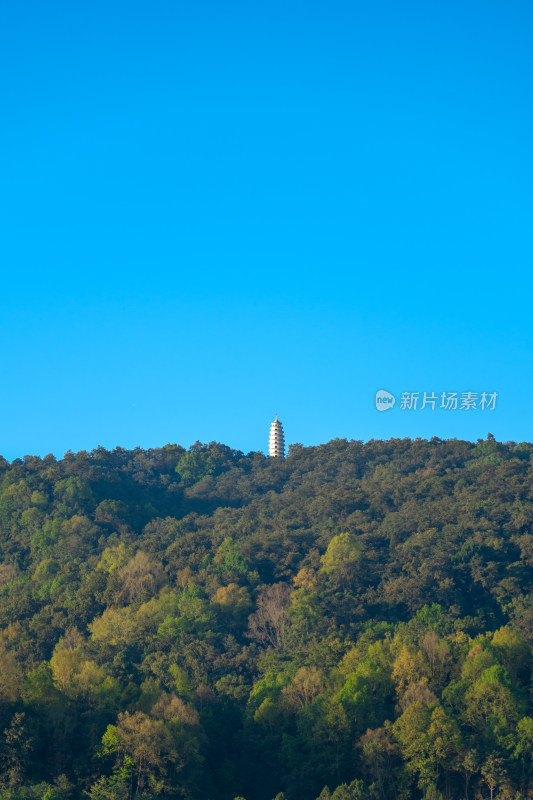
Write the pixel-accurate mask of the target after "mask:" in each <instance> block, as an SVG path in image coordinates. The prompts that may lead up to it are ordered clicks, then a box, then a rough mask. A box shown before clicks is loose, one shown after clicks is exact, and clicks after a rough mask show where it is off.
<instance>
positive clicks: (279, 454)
mask: <svg viewBox="0 0 533 800" xmlns="http://www.w3.org/2000/svg"><path fill="white" fill-rule="evenodd" d="M268 455H269V457H270V458H284V457H285V437H284V436H283V425H282V424H281V422H280V421H279V419H278V415H277V414H276V419H275V420H274V422H273V423H272V424H271V425H270V436H269V437H268Z"/></svg>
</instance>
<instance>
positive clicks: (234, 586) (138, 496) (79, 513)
mask: <svg viewBox="0 0 533 800" xmlns="http://www.w3.org/2000/svg"><path fill="white" fill-rule="evenodd" d="M532 454H533V445H532V444H527V443H522V444H516V443H514V442H507V443H505V444H503V443H499V442H497V441H495V440H494V438H493V437H492V436H490V434H489V436H488V438H487V439H486V440H479V441H478V442H477V443H471V442H466V441H458V440H446V441H441V440H439V439H432V440H430V441H425V440H409V439H393V440H390V441H369V442H367V443H366V444H363V443H362V442H359V441H347V440H334V441H331V442H329V443H327V444H325V445H321V446H318V447H303V446H300V445H292V446H291V448H290V451H289V456H288V457H287V458H286V459H285V460H283V459H271V460H268V459H266V458H265V456H264V455H263V454H261V453H249V454H247V455H245V454H243V453H241V452H238V451H235V450H231V449H230V448H228V447H226V446H224V445H221V444H218V443H210V444H208V445H202V444H200V443H197V444H196V445H194V446H192V447H191V448H190V449H189V450H185V449H184V448H182V447H179V446H177V445H167V446H165V447H162V448H158V449H152V450H141V449H136V450H132V451H128V450H123V449H120V448H117V449H116V450H113V451H107V450H105V449H103V448H98V449H97V450H95V451H93V452H90V453H88V452H79V453H71V452H69V453H66V454H65V457H64V458H63V459H62V460H56V458H54V457H53V456H51V455H49V456H45V457H44V458H42V459H41V458H38V457H33V456H27V457H25V458H24V459H21V460H16V461H14V462H13V463H11V464H10V463H8V462H7V461H5V460H3V459H2V460H1V461H0V767H1V771H0V798H2V800H26V798H28V800H38V799H39V800H40V799H41V798H43V799H44V798H45V799H46V800H81V798H83V799H84V800H134V799H135V800H142V799H143V798H161V800H172V799H173V798H176V799H181V798H183V799H184V800H234V799H235V798H238V799H239V800H243V798H244V799H245V800H274V798H276V800H283V799H284V800H317V798H319V800H330V799H331V800H411V798H412V799H413V800H421V799H422V798H424V799H425V800H456V799H458V798H465V799H466V800H476V799H479V798H485V800H527V798H531V797H533V762H532V758H533V707H532V701H533V697H532V692H531V668H532V661H533V659H532V656H533V649H532V647H533V601H532V595H531V586H532V574H533V502H532V500H533V465H532Z"/></svg>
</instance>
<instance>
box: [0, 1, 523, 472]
mask: <svg viewBox="0 0 533 800" xmlns="http://www.w3.org/2000/svg"><path fill="white" fill-rule="evenodd" d="M532 39H533V10H532V6H531V4H530V3H528V2H513V1H512V0H511V2H507V3H502V2H496V1H495V0H488V1H484V2H481V1H480V2H472V1H471V0H466V2H465V0H461V1H459V0H447V1H446V2H440V3H436V2H427V0H418V1H417V2H415V0H406V2H402V3H398V2H396V0H384V2H381V3H369V2H358V0H355V1H354V2H328V3H325V2H322V3H316V2H315V3H314V2H305V3H303V2H301V3H296V2H291V0H284V2H277V0H274V1H272V0H270V1H269V2H268V3H266V2H265V3H249V2H247V3H245V2H242V3H239V2H232V0H228V2H226V3H215V2H211V3H208V2H203V0H199V2H194V3H190V2H187V3H186V2H170V0H166V1H164V0H152V2H150V3H148V2H136V1H135V0H133V1H131V0H130V1H129V2H118V0H105V2H103V0H92V2H90V3H73V2H66V0H65V1H64V2H53V1H50V2H36V1H35V2H27V0H19V2H16V3H11V4H8V3H5V4H4V6H3V8H2V22H1V25H0V74H1V75H2V124H1V126H0V160H1V181H0V228H1V230H0V234H1V235H0V259H1V280H2V284H1V292H0V331H1V342H2V348H1V353H2V357H1V365H2V368H1V376H2V384H1V392H0V453H3V454H4V456H6V457H7V458H10V459H11V458H15V457H18V456H22V455H24V454H26V453H37V454H41V455H44V454H45V453H47V452H53V453H55V454H56V455H61V454H62V453H63V452H64V451H65V450H67V449H68V448H71V449H72V450H78V449H92V448H93V447H96V446H97V445H99V444H101V445H103V446H105V447H114V446H116V445H121V446H124V447H134V446H136V445H140V446H142V447H150V446H159V445H162V444H165V443H166V442H178V443H180V444H183V445H184V446H188V445H190V444H191V443H192V442H194V441H195V440H197V439H200V440H201V441H210V440H213V439H215V440H218V441H222V442H224V443H226V444H229V445H231V446H233V447H237V448H240V449H243V450H245V451H247V450H252V449H253V450H256V449H265V446H266V435H267V433H268V425H269V423H270V421H271V419H272V418H273V416H274V414H275V413H278V414H279V416H280V418H281V419H282V421H283V423H284V425H285V430H286V437H287V440H288V441H289V442H294V441H300V442H303V443H304V444H316V443H318V442H323V441H326V440H328V439H330V438H332V437H335V436H341V437H344V436H346V437H353V438H357V439H359V438H361V439H368V438H372V437H374V438H388V437H390V436H412V437H415V436H422V437H429V436H433V435H436V436H441V437H453V436H457V437H464V438H468V439H476V438H477V437H480V436H485V435H486V433H487V431H491V432H492V433H494V435H495V436H496V437H497V438H499V439H503V440H507V439H514V440H518V441H522V440H531V439H533V421H532V420H533V378H532V368H531V367H532V356H533V331H532V289H533V274H532V269H533V242H532V219H533V191H532V187H533V155H532V152H533V148H532V141H533V81H532V76H533V41H532ZM382 388H383V389H387V390H390V391H392V392H394V393H396V394H399V393H400V392H401V391H407V390H411V391H420V392H423V391H425V390H427V391H435V392H441V391H459V392H462V391H477V392H481V391H497V392H498V393H499V399H498V406H497V408H496V410H495V411H491V412H489V411H484V412H480V411H469V412H464V411H463V412H459V411H455V412H450V411H448V412H444V411H441V412H439V411H428V410H427V409H426V410H425V411H424V412H422V411H416V412H415V411H411V412H408V411H402V410H400V409H399V408H398V406H396V408H394V409H393V410H392V411H388V412H387V413H381V414H380V413H378V412H377V411H376V410H375V406H374V395H375V392H376V390H377V389H382Z"/></svg>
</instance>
